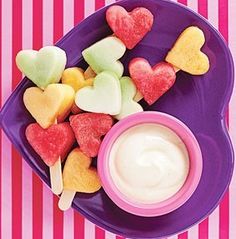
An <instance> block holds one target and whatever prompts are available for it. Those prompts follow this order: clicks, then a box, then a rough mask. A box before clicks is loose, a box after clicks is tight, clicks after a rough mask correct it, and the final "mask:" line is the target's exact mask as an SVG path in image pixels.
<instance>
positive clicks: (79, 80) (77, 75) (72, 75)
mask: <svg viewBox="0 0 236 239" xmlns="http://www.w3.org/2000/svg"><path fill="white" fill-rule="evenodd" d="M61 81H62V83H63V84H67V85H70V86H71V87H72V88H73V89H74V91H75V92H77V91H78V90H79V89H81V88H83V87H85V86H91V85H93V78H90V79H87V80H85V77H84V72H83V70H82V69H81V68H78V67H71V68H67V69H65V70H64V72H63V74H62V79H61Z"/></svg>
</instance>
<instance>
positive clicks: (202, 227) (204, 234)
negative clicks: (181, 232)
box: [198, 218, 211, 239]
mask: <svg viewBox="0 0 236 239" xmlns="http://www.w3.org/2000/svg"><path fill="white" fill-rule="evenodd" d="M208 220H209V219H208V218H206V219H205V220H204V221H202V222H201V223H200V224H199V228H198V233H199V238H201V239H208ZM210 239H211V238H210Z"/></svg>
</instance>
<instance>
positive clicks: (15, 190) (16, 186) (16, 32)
mask: <svg viewBox="0 0 236 239" xmlns="http://www.w3.org/2000/svg"><path fill="white" fill-rule="evenodd" d="M13 6H14V7H13V14H12V17H13V19H12V24H13V25H12V27H13V32H12V34H13V42H12V44H13V48H12V57H13V59H15V57H16V54H17V53H18V52H19V51H20V50H21V49H22V0H13ZM12 74H13V78H12V90H14V89H15V88H16V86H17V84H18V83H19V82H20V81H21V78H22V75H21V72H20V71H19V70H18V69H17V67H16V64H15V62H14V63H13V64H12ZM12 159H13V164H12V199H13V200H12V237H13V238H22V225H21V223H20V222H21V221H22V190H21V189H22V158H21V156H20V154H19V153H18V151H17V150H16V149H15V148H14V146H12Z"/></svg>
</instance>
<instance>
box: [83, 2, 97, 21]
mask: <svg viewBox="0 0 236 239" xmlns="http://www.w3.org/2000/svg"><path fill="white" fill-rule="evenodd" d="M94 11H95V0H89V1H86V3H85V6H84V16H85V18H86V17H88V16H89V15H91V14H92V13H94Z"/></svg>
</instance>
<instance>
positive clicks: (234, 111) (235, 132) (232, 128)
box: [228, 0, 236, 239]
mask: <svg viewBox="0 0 236 239" xmlns="http://www.w3.org/2000/svg"><path fill="white" fill-rule="evenodd" d="M228 10H229V47H230V49H231V52H232V54H233V58H234V66H235V69H236V28H235V16H236V1H235V0H229V9H228ZM235 85H236V83H234V91H233V95H232V98H231V101H230V104H229V132H230V135H231V139H232V141H233V144H234V149H236V87H235ZM229 192H230V199H229V202H230V205H229V207H230V218H229V226H230V228H229V229H230V230H229V239H235V238H236V227H235V224H236V213H235V212H236V203H235V202H236V170H234V174H233V179H232V182H231V185H230V190H229Z"/></svg>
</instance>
